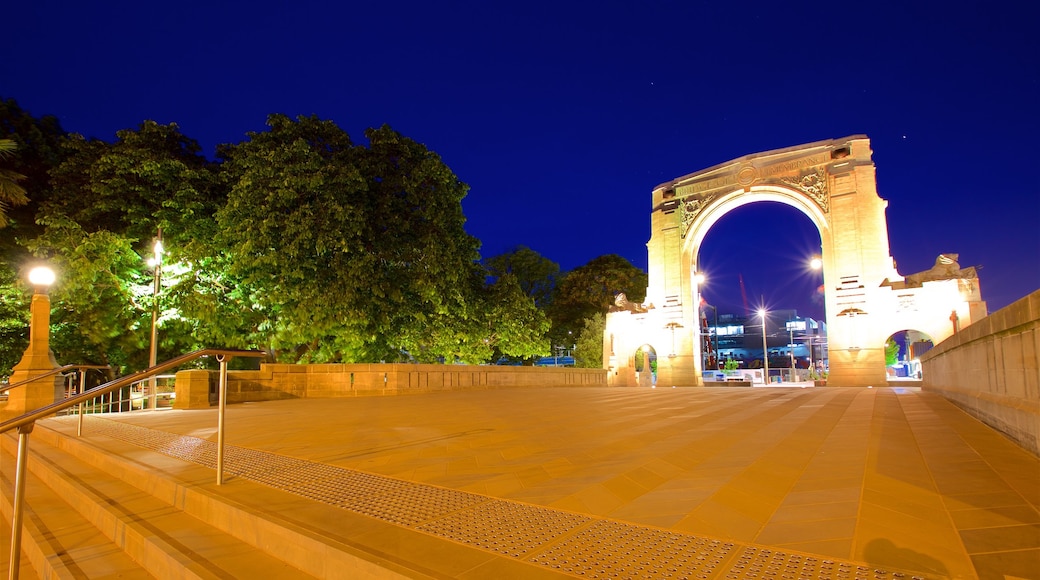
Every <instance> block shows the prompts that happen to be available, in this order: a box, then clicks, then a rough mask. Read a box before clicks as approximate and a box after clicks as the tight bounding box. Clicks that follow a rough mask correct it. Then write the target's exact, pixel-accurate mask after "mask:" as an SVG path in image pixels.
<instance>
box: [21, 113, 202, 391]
mask: <svg viewBox="0 0 1040 580" xmlns="http://www.w3.org/2000/svg"><path fill="white" fill-rule="evenodd" d="M199 149H200V148H199V146H198V144H197V143H196V142H194V141H193V140H191V139H188V138H187V137H184V136H183V135H181V134H180V132H179V130H178V129H177V126H176V125H173V124H171V125H159V124H157V123H154V122H151V121H146V122H144V123H142V125H141V127H140V128H139V129H137V130H124V131H119V132H118V133H117V140H116V141H115V142H114V143H111V144H109V143H105V142H103V141H99V140H87V139H84V138H82V137H80V136H71V137H70V138H69V139H68V140H67V141H66V142H65V153H66V157H65V159H64V161H63V162H62V163H61V165H59V166H58V167H56V168H55V169H54V170H53V171H52V172H51V175H52V181H51V185H50V187H51V193H50V198H49V199H48V200H47V201H45V202H44V203H43V204H42V205H41V206H40V209H39V211H38V214H37V222H38V223H40V224H41V225H43V227H44V231H43V233H42V234H41V235H39V236H37V237H36V238H35V239H34V240H32V241H30V242H28V243H27V245H28V247H29V248H30V249H31V250H32V251H33V253H34V254H35V255H36V256H37V257H40V258H46V259H48V260H49V261H51V263H52V265H54V266H55V267H56V269H58V270H59V272H60V273H61V274H60V276H61V277H60V278H59V284H56V286H55V289H54V290H53V292H52V294H53V296H54V298H55V300H56V301H57V300H59V299H60V300H61V304H62V306H63V308H62V309H61V312H60V313H58V314H56V315H55V316H54V317H52V320H53V325H52V326H53V330H54V334H53V339H52V344H53V345H54V350H55V353H56V354H58V353H60V355H61V358H62V359H63V360H75V361H76V362H96V363H103V364H113V365H115V366H117V367H122V368H121V369H120V370H122V371H126V370H129V369H130V368H139V367H142V366H145V365H146V363H147V346H148V343H149V341H150V338H151V310H152V300H153V296H152V291H151V282H152V271H151V269H150V267H149V266H148V265H147V264H146V261H145V259H144V258H143V257H142V256H146V255H151V253H152V240H153V238H154V236H156V234H157V232H158V231H159V229H160V228H161V229H162V232H163V237H164V239H165V242H166V249H167V252H166V256H165V257H164V262H165V263H167V264H169V265H171V266H173V265H176V264H178V263H179V262H180V260H181V258H182V257H184V256H190V257H194V256H201V255H205V252H203V251H202V247H203V246H202V244H203V240H207V239H209V238H211V237H212V235H213V232H214V231H215V223H214V222H213V219H212V214H213V213H214V212H215V210H216V208H217V207H218V205H219V203H220V200H221V199H222V194H221V192H220V190H219V189H218V187H217V186H218V182H217V175H216V173H215V169H216V166H215V165H214V164H212V163H210V162H209V161H207V160H206V159H205V157H203V156H202V155H201V154H200V153H199ZM207 249H208V248H207ZM184 267H185V268H186V267H190V264H186V265H185V266H184ZM174 270H175V269H174ZM171 271H172V270H171ZM170 281H171V280H167V282H170ZM168 297H169V294H168V293H167V292H166V291H163V292H161V293H160V295H159V297H158V298H159V299H160V300H161V301H162V302H161V304H162V307H161V310H162V311H163V317H162V318H161V319H160V326H159V328H160V333H159V353H160V359H162V358H168V357H169V356H171V355H172V354H174V353H180V352H184V351H185V350H189V349H191V348H193V347H195V346H196V345H197V341H196V340H195V338H194V337H193V330H194V324H195V323H194V321H192V320H190V319H186V318H184V317H183V316H179V315H178V314H177V305H176V304H173V303H170V302H169V301H168V300H167V298H168Z"/></svg>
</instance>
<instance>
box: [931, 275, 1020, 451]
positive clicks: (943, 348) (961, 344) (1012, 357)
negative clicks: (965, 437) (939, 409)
mask: <svg viewBox="0 0 1040 580" xmlns="http://www.w3.org/2000/svg"><path fill="white" fill-rule="evenodd" d="M1038 361H1040V290H1038V291H1036V292H1033V293H1032V294H1030V295H1029V296H1026V297H1025V298H1022V299H1021V300H1019V301H1017V302H1015V303H1014V304H1011V305H1010V306H1008V307H1007V308H1003V309H1001V310H998V311H997V312H994V313H993V314H991V315H990V316H988V317H986V318H983V319H982V320H980V321H978V322H976V323H974V324H972V325H971V326H968V327H967V328H965V329H964V330H962V331H960V332H958V333H957V334H955V335H953V336H952V337H950V338H948V339H946V340H944V341H943V342H941V343H939V344H938V345H936V346H935V347H934V348H932V349H931V350H930V351H928V352H927V353H925V354H924V355H923V356H922V357H921V364H922V372H923V377H922V380H921V388H922V390H925V391H932V392H935V393H938V394H940V395H942V396H943V397H945V398H947V399H948V400H950V401H951V402H953V403H954V404H956V405H957V406H959V407H961V408H962V409H964V410H965V411H967V412H968V413H970V414H971V415H973V416H975V417H977V418H978V419H979V420H981V421H982V422H984V423H986V424H987V425H989V426H991V427H993V428H994V429H996V430H998V431H1000V432H1002V433H1004V434H1006V435H1007V436H1008V437H1010V438H1011V439H1013V440H1014V441H1015V442H1017V443H1018V444H1019V445H1021V446H1022V447H1024V448H1026V449H1027V450H1029V451H1031V452H1032V453H1033V454H1035V455H1040V364H1038Z"/></svg>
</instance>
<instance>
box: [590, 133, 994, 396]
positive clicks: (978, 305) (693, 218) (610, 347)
mask: <svg viewBox="0 0 1040 580" xmlns="http://www.w3.org/2000/svg"><path fill="white" fill-rule="evenodd" d="M871 154H872V152H871V149H870V140H869V139H868V138H867V137H866V136H863V135H856V136H852V137H847V138H844V139H834V140H828V141H819V142H816V143H810V144H808V145H801V146H797V147H789V148H786V149H779V150H775V151H768V152H765V153H758V154H754V155H747V156H745V157H741V158H739V159H736V160H733V161H730V162H728V163H723V164H721V165H716V166H715V167H711V168H708V169H705V170H703V171H699V172H697V173H692V174H690V175H686V176H683V177H679V178H677V179H674V180H672V181H669V182H667V183H663V184H661V185H659V186H657V187H656V188H654V190H653V206H652V207H653V210H652V213H651V217H650V220H651V235H650V242H649V243H648V244H647V250H648V254H649V285H648V286H647V292H646V302H645V303H644V304H640V305H632V304H628V303H626V302H624V300H621V301H619V302H618V305H617V307H616V308H615V309H613V311H612V312H610V313H608V315H607V326H606V330H605V332H604V337H603V351H604V358H603V360H604V367H605V368H607V369H608V381H609V383H610V384H612V385H617V386H635V385H637V381H638V377H637V373H636V371H635V369H636V364H635V357H636V356H640V357H641V356H643V355H641V354H637V353H642V352H646V351H647V350H649V351H650V352H652V353H654V354H655V355H656V363H657V377H656V378H657V385H661V386H671V385H701V384H703V382H702V380H701V368H700V367H701V360H702V359H701V352H700V350H701V345H700V344H699V343H700V341H699V340H698V339H699V326H698V324H697V321H698V320H700V313H699V312H698V308H697V305H698V304H699V303H700V296H699V293H698V288H697V285H696V283H694V276H695V274H696V273H697V259H698V255H699V252H700V247H701V244H702V243H703V241H704V238H705V236H706V235H707V233H708V231H709V230H710V229H711V227H712V225H713V224H715V222H717V221H718V220H719V219H720V218H722V216H724V215H725V214H726V213H728V212H730V211H732V210H734V209H736V208H738V207H741V206H743V205H745V204H749V203H754V202H757V201H775V202H780V203H784V204H787V205H790V206H792V207H794V208H796V209H798V210H800V211H801V212H802V213H804V214H805V215H806V216H808V217H809V219H810V220H811V221H812V222H813V224H815V225H816V228H817V229H818V230H819V232H820V240H821V246H822V255H821V258H822V260H823V282H824V287H825V291H824V295H825V304H826V309H827V328H828V350H829V356H830V376H829V378H828V384H829V385H838V386H868V385H884V384H886V380H887V379H886V374H885V352H884V345H885V341H886V339H887V338H888V337H889V336H891V335H892V334H893V333H895V332H897V331H901V330H906V329H913V330H917V331H920V332H923V333H925V334H927V335H928V336H930V337H931V338H932V340H933V341H934V342H936V343H938V342H940V341H942V340H943V339H944V338H947V337H949V336H950V335H952V334H953V333H954V332H956V330H957V329H959V328H963V327H965V326H968V325H970V324H971V323H972V322H975V321H977V320H979V319H981V318H983V317H984V316H986V304H985V302H983V301H982V298H981V293H980V290H979V281H978V277H977V274H976V272H975V270H974V269H973V268H967V269H961V268H960V267H959V265H957V263H956V258H957V255H956V254H946V255H943V256H940V258H939V259H938V260H937V261H936V266H935V267H934V268H932V269H931V270H929V271H927V272H921V273H919V274H914V275H911V276H907V277H905V278H904V277H903V276H901V275H900V274H899V272H897V271H896V267H895V262H894V260H893V259H892V256H891V254H890V253H889V246H888V223H887V221H886V218H885V208H886V207H887V206H888V202H886V201H885V200H883V199H881V198H880V197H878V194H877V183H876V180H875V175H874V172H875V168H874V163H873V161H872V159H871ZM646 347H649V349H648V348H646ZM639 366H642V365H639Z"/></svg>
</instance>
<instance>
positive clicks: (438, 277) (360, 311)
mask: <svg viewBox="0 0 1040 580" xmlns="http://www.w3.org/2000/svg"><path fill="white" fill-rule="evenodd" d="M268 125H269V126H270V131H267V132H263V133H251V134H250V135H249V140H248V141H247V142H244V143H240V144H238V145H234V146H229V147H226V148H224V149H223V150H222V152H221V155H222V156H223V157H224V158H225V159H226V161H225V163H224V177H225V181H226V183H227V184H228V187H229V195H228V201H227V205H226V206H225V207H224V208H222V209H221V210H220V211H219V212H218V213H217V220H218V223H219V226H220V228H219V229H220V234H219V235H218V237H217V244H218V245H219V246H221V247H223V248H226V250H227V252H228V253H229V255H230V256H231V264H230V269H229V271H230V273H231V274H232V275H233V276H237V277H239V278H240V280H241V281H242V283H243V284H245V285H246V286H248V287H250V288H252V290H251V292H250V293H249V294H250V296H252V299H253V300H254V301H255V302H254V303H255V304H256V306H257V308H259V309H260V310H261V311H263V312H264V313H265V318H266V319H267V321H268V323H269V327H268V328H267V331H268V336H269V337H270V342H269V344H268V346H269V348H271V349H272V350H273V351H276V352H277V353H278V354H279V355H280V356H281V358H285V359H289V360H297V359H299V360H312V361H380V360H387V361H392V360H418V361H438V360H441V361H456V360H458V361H464V362H479V361H483V360H487V358H488V357H489V356H490V350H489V349H490V348H491V347H490V346H488V345H490V344H492V343H494V344H500V343H501V344H502V345H509V344H512V343H511V342H510V340H506V339H503V338H502V337H501V336H498V335H492V334H489V332H490V329H488V325H487V317H486V315H485V313H484V309H483V307H484V306H485V301H486V298H485V295H484V294H485V291H484V285H483V280H482V278H483V272H482V271H481V270H480V269H479V268H478V267H477V265H476V260H477V258H478V254H477V248H478V245H479V244H478V242H477V240H476V239H475V238H473V237H472V236H470V235H468V234H467V233H466V232H465V230H464V229H463V224H464V222H465V218H464V216H463V213H462V206H461V201H462V198H463V197H464V196H465V195H466V191H467V187H466V185H465V184H463V183H462V182H461V181H459V179H458V178H457V177H456V176H455V175H454V173H452V172H451V170H450V169H449V168H448V167H447V166H446V165H445V164H444V163H443V162H442V161H441V159H440V158H439V157H438V156H437V155H436V154H434V153H432V152H431V151H429V150H428V149H426V147H424V146H423V145H421V144H419V143H416V142H415V141H413V140H411V139H408V138H407V137H404V136H402V135H400V134H399V133H397V132H395V131H393V130H392V129H390V128H389V127H385V126H384V127H382V128H379V129H370V130H368V131H367V132H366V137H367V138H368V141H369V144H368V146H367V147H366V146H363V145H354V144H353V143H352V141H351V139H350V137H349V136H348V135H347V134H346V133H345V132H344V131H342V130H341V129H340V128H339V127H337V126H336V125H335V124H334V123H332V122H331V121H323V120H320V119H318V118H315V117H300V118H298V119H296V120H292V119H290V118H288V117H285V116H283V115H272V116H271V117H270V118H269V119H268ZM489 291H490V290H489ZM507 320H508V319H507ZM501 334H502V335H503V336H506V337H510V336H512V335H510V334H509V333H508V332H503V333H501ZM514 342H515V341H514Z"/></svg>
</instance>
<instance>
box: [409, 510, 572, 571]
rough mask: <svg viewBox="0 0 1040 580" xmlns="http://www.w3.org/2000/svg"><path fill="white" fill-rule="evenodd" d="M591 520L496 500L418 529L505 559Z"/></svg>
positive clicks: (530, 551) (529, 552)
mask: <svg viewBox="0 0 1040 580" xmlns="http://www.w3.org/2000/svg"><path fill="white" fill-rule="evenodd" d="M590 521H592V518H590V517H587V516H583V515H580V514H573V513H569V512H561V511H557V510H551V509H545V508H541V507H538V506H532V505H527V504H521V503H515V502H510V501H504V500H495V501H491V502H487V503H484V504H481V505H478V506H474V507H473V508H472V509H468V510H465V511H460V512H457V513H454V514H450V515H447V516H445V517H443V518H440V519H438V520H436V521H433V522H429V523H427V524H424V525H422V526H420V527H419V528H417V529H418V530H420V531H423V532H426V533H428V534H431V535H434V536H441V537H444V538H448V539H450V540H455V541H456V542H459V543H461V544H468V545H471V546H476V547H478V548H483V549H484V550H489V551H491V552H497V553H499V554H502V555H505V556H512V557H513V558H525V557H527V556H528V555H530V554H531V553H533V552H535V551H536V550H537V549H538V548H540V547H542V546H544V545H546V544H548V543H550V542H552V541H553V540H555V539H556V538H558V537H560V536H562V535H564V534H566V533H568V532H570V531H571V530H573V529H575V528H577V527H578V526H581V525H584V524H586V523H588V522H590Z"/></svg>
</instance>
